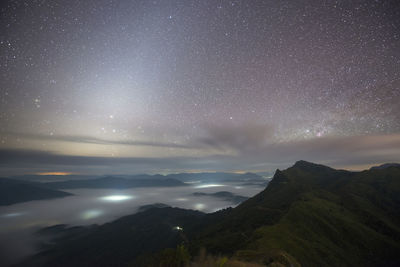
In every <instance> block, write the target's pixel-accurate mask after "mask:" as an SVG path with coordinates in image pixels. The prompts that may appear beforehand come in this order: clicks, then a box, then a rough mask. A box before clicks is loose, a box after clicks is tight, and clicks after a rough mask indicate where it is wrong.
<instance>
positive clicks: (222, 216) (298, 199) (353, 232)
mask: <svg viewBox="0 0 400 267" xmlns="http://www.w3.org/2000/svg"><path fill="white" fill-rule="evenodd" d="M53 232H55V233H54V235H53V236H54V238H53V240H52V241H51V243H50V244H49V245H48V246H47V247H46V249H45V250H43V251H42V252H41V253H39V254H37V255H36V256H34V257H32V258H30V259H28V260H27V261H25V262H24V263H23V266H271V267H272V266H399V265H400V168H399V167H398V166H388V167H385V168H375V169H370V170H366V171H362V172H350V171H344V170H335V169H332V168H330V167H327V166H323V165H318V164H313V163H309V162H305V161H298V162H296V164H294V166H292V167H290V168H288V169H286V170H284V171H280V170H277V171H276V173H275V175H274V177H273V179H272V181H271V182H270V183H269V185H268V186H267V187H266V188H265V189H264V190H263V191H262V192H260V193H259V194H257V195H255V196H254V197H252V198H250V199H248V200H246V201H244V202H243V203H242V204H240V205H239V206H237V207H236V208H228V209H225V210H221V211H218V212H215V213H211V214H204V213H201V212H198V211H192V210H184V209H178V208H172V207H165V206H164V205H160V204H157V205H156V206H155V207H154V208H151V207H150V208H146V209H144V211H142V212H139V213H136V214H133V215H129V216H125V217H123V218H121V219H118V220H116V221H114V222H111V223H107V224H104V225H100V226H97V225H96V226H91V227H87V228H80V229H79V231H74V230H73V229H71V228H68V227H60V229H58V230H57V229H56V230H55V231H53ZM235 264H236V265H235ZM240 264H242V265H240ZM243 264H244V265H243Z"/></svg>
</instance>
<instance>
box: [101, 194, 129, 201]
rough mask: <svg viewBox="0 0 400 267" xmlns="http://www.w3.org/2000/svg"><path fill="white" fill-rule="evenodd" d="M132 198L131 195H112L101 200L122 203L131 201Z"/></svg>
mask: <svg viewBox="0 0 400 267" xmlns="http://www.w3.org/2000/svg"><path fill="white" fill-rule="evenodd" d="M132 198H133V197H132V196H129V195H110V196H105V197H101V198H100V199H101V200H104V201H108V202H121V201H126V200H129V199H132Z"/></svg>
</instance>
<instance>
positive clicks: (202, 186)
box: [195, 184, 224, 188]
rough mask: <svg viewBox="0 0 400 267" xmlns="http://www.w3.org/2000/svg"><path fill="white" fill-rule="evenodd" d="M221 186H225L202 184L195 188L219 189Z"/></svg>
mask: <svg viewBox="0 0 400 267" xmlns="http://www.w3.org/2000/svg"><path fill="white" fill-rule="evenodd" d="M219 186H224V185H223V184H202V185H198V186H196V187H195V188H209V187H219Z"/></svg>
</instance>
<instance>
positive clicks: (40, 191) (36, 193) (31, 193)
mask: <svg viewBox="0 0 400 267" xmlns="http://www.w3.org/2000/svg"><path fill="white" fill-rule="evenodd" d="M71 195H72V194H70V193H67V192H62V191H58V190H52V189H48V188H43V186H42V185H41V184H40V183H35V182H26V181H20V180H13V179H8V178H0V205H12V204H16V203H20V202H26V201H31V200H41V199H51V198H59V197H67V196H71Z"/></svg>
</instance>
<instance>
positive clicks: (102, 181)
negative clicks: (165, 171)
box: [43, 176, 186, 189]
mask: <svg viewBox="0 0 400 267" xmlns="http://www.w3.org/2000/svg"><path fill="white" fill-rule="evenodd" d="M161 177H163V176H161ZM43 186H45V187H47V188H52V189H76V188H113V189H124V188H133V187H169V186H186V184H185V183H183V182H181V181H179V180H177V179H170V178H165V177H163V178H151V179H141V178H137V179H128V178H122V177H115V176H106V177H101V178H97V179H88V180H70V181H62V182H50V183H43Z"/></svg>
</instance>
